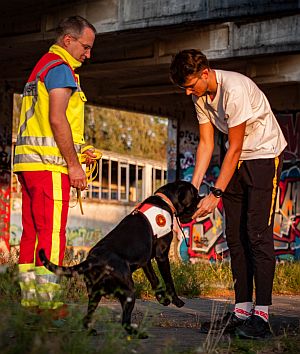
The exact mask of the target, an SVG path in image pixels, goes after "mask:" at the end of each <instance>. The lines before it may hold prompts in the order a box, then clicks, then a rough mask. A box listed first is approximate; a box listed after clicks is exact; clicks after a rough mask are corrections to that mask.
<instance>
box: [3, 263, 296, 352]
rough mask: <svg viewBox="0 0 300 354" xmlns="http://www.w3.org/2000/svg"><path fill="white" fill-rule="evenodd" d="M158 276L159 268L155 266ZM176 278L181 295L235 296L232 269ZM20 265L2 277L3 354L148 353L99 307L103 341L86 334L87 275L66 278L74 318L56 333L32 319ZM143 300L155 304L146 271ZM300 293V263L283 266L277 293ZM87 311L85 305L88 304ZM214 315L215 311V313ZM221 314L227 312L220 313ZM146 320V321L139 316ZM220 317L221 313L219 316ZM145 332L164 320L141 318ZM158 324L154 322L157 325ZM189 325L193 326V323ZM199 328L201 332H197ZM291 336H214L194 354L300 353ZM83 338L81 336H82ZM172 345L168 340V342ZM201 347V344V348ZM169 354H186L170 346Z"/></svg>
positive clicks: (183, 269) (185, 270)
mask: <svg viewBox="0 0 300 354" xmlns="http://www.w3.org/2000/svg"><path fill="white" fill-rule="evenodd" d="M153 266H154V268H155V270H156V273H157V274H159V272H158V271H157V266H156V264H155V262H154V264H153ZM171 269H172V274H173V278H174V282H175V287H176V289H177V293H178V295H179V296H183V297H187V298H195V297H199V296H202V297H203V296H216V295H220V294H222V296H223V297H225V298H227V299H228V297H230V296H231V297H232V295H233V286H232V284H233V282H232V276H231V270H230V266H229V264H226V263H215V264H208V263H196V264H190V263H172V264H171ZM17 275H18V274H17V266H16V264H15V262H13V261H11V262H10V263H9V264H8V267H7V269H6V271H5V272H2V273H0V314H1V321H0V352H1V354H2V353H3V354H19V353H20V354H21V353H22V354H27V353H29V354H35V353H43V354H52V353H55V354H62V353H67V354H81V353H85V354H96V353H101V354H122V353H124V354H125V353H126V354H127V353H133V354H134V353H142V352H143V351H142V348H141V343H142V342H143V341H141V340H137V339H135V338H133V337H128V336H127V335H126V333H125V332H124V330H123V329H122V327H121V325H120V319H119V318H117V317H116V315H115V314H113V313H112V312H111V311H109V310H108V309H107V308H104V309H103V307H99V308H98V309H97V311H96V313H95V322H96V324H97V327H96V328H97V330H98V332H99V333H100V335H99V336H97V337H90V336H88V335H87V334H86V333H85V332H83V331H82V330H81V320H82V317H83V314H84V313H83V312H84V311H85V310H86V304H87V294H86V288H85V284H84V282H83V278H82V276H78V277H75V278H72V279H66V278H63V280H62V285H63V294H62V296H63V300H64V301H65V302H66V303H69V304H71V306H70V309H71V313H72V315H71V317H70V319H69V320H67V322H66V323H65V324H64V326H63V327H62V328H61V329H59V330H58V331H57V330H56V331H53V332H52V331H51V330H49V328H50V329H51V325H50V319H49V317H47V315H42V316H39V317H38V318H37V317H35V316H34V315H30V314H28V313H27V312H26V311H25V310H24V308H22V307H21V306H20V305H19V303H20V289H19V285H18V278H17ZM134 281H135V285H136V293H137V297H138V298H141V299H154V294H153V291H152V289H151V287H150V284H149V282H148V280H147V279H146V278H145V276H144V274H143V272H142V271H141V270H138V271H136V272H135V273H134ZM299 293H300V262H298V263H296V262H295V263H280V264H277V267H276V273H275V279H274V294H284V295H286V294H289V295H290V294H298V295H299ZM83 304H84V305H85V306H82V305H83ZM212 312H213V310H212ZM216 312H221V311H216ZM139 315H140V316H139ZM219 315H220V314H219ZM118 316H119V315H118ZM135 316H137V318H135V320H137V322H138V323H139V324H140V326H141V328H143V330H144V329H145V330H147V328H149V327H150V326H153V325H155V326H157V323H155V321H156V322H157V321H158V320H157V319H155V318H149V317H147V314H146V315H145V314H144V313H143V314H137V315H135ZM153 322H154V323H153ZM161 322H162V323H160V324H159V327H170V328H175V327H177V326H176V323H174V321H173V322H172V321H171V320H170V319H168V318H162V319H161ZM187 322H188V321H187ZM186 327H187V328H188V327H192V328H196V327H197V326H196V322H195V323H193V324H191V323H190V324H188V323H187V324H186ZM197 328H198V327H197ZM292 332H293V331H292V330H289V331H286V332H285V333H283V334H282V335H280V336H277V337H276V339H275V340H272V341H266V342H261V341H258V342H257V341H256V342H253V341H245V340H238V339H232V338H228V340H227V339H226V338H225V339H224V337H223V338H222V340H221V338H219V337H214V336H213V335H209V336H207V337H206V339H205V341H203V343H202V345H201V346H199V348H196V349H195V350H191V351H186V352H185V353H186V354H194V353H216V352H218V353H249V354H250V353H271V352H274V353H291V354H293V353H295V354H296V353H298V352H300V348H299V347H300V338H299V330H296V332H295V333H292ZM79 333H80V334H79ZM165 340H167V338H165ZM199 345H200V343H199ZM164 350H165V351H164V353H165V354H168V353H172V354H176V353H179V352H180V353H182V351H179V350H176V348H174V347H172V343H170V346H169V347H167V348H166V349H164ZM162 353H163V349H162Z"/></svg>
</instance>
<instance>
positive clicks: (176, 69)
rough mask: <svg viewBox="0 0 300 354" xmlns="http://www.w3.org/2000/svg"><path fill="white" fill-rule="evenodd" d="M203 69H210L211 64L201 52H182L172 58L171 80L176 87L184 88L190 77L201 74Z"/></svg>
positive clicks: (194, 50)
mask: <svg viewBox="0 0 300 354" xmlns="http://www.w3.org/2000/svg"><path fill="white" fill-rule="evenodd" d="M203 69H209V63H208V60H207V58H206V56H205V55H204V54H203V53H202V52H200V50H197V49H187V50H182V51H181V52H179V53H177V54H176V55H175V56H174V57H173V58H172V62H171V66H170V79H171V81H172V82H173V83H174V84H175V85H179V86H182V85H184V84H185V82H186V80H187V78H188V77H189V76H190V75H195V74H197V73H201V71H202V70H203Z"/></svg>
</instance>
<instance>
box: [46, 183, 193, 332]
mask: <svg viewBox="0 0 300 354" xmlns="http://www.w3.org/2000/svg"><path fill="white" fill-rule="evenodd" d="M199 198H200V197H199V195H198V191H197V189H196V188H195V187H194V186H193V185H192V184H191V183H189V182H185V181H178V182H174V183H168V184H166V185H164V186H162V187H161V188H159V189H158V190H157V191H156V192H155V194H154V195H153V196H151V197H149V198H147V199H146V200H144V201H143V202H142V203H141V204H140V205H139V206H138V207H136V208H135V209H134V211H133V212H131V213H130V214H129V215H127V216H126V217H125V218H124V219H123V220H122V221H121V222H120V223H119V224H118V225H117V226H116V227H115V228H114V229H113V230H112V231H111V232H110V233H108V234H107V235H106V236H105V237H104V238H103V239H101V240H100V241H99V242H98V243H97V244H96V245H95V246H94V247H93V248H92V249H91V250H90V252H89V254H88V256H87V258H86V260H85V261H83V262H82V263H80V264H78V265H75V266H73V267H60V266H57V265H55V264H53V263H51V262H50V261H49V260H48V259H47V257H46V255H45V252H44V250H43V249H41V250H40V252H39V256H40V259H41V261H42V262H43V264H44V266H45V267H46V268H47V269H49V270H50V271H52V272H54V273H56V274H57V275H65V276H67V277H72V276H73V274H74V273H77V274H84V280H85V283H86V286H87V291H88V296H89V304H88V311H87V315H86V316H85V318H84V321H83V322H84V327H85V328H89V324H90V322H91V317H92V314H93V313H94V311H95V310H96V308H97V306H98V303H99V301H100V300H101V297H102V296H103V295H114V296H115V297H117V298H118V299H119V301H120V303H121V305H122V309H123V314H122V325H123V326H124V328H125V329H126V330H127V332H128V333H129V334H137V335H138V336H139V337H140V338H145V337H147V336H146V335H145V334H143V333H140V332H138V330H137V329H135V328H134V327H133V326H131V313H132V310H133V308H134V304H135V291H134V283H133V280H132V273H133V272H134V271H135V270H136V269H138V268H142V269H143V270H144V272H145V275H146V277H147V278H148V280H149V281H150V283H151V286H152V289H153V290H155V295H156V298H157V300H158V301H159V302H160V303H161V304H163V305H165V306H167V305H169V304H170V303H171V301H172V303H173V304H174V305H175V306H177V307H181V306H183V305H184V302H183V301H182V300H180V299H179V297H178V296H177V294H176V291H175V287H174V283H173V279H172V275H171V271H170V263H169V258H168V253H169V250H170V245H171V241H172V238H173V231H172V226H173V225H171V226H170V228H169V229H168V228H167V226H166V221H167V219H169V220H170V221H171V223H172V224H173V220H174V216H176V217H178V218H179V220H180V222H181V223H187V222H189V221H191V216H192V215H193V213H194V212H195V210H196V209H197V204H198V202H199ZM152 206H154V207H156V208H159V209H155V208H154V209H155V210H160V211H161V212H159V213H158V215H157V216H156V219H155V220H156V221H157V224H158V225H159V226H158V228H159V227H160V226H162V227H165V228H167V229H166V230H167V234H165V235H159V237H158V236H157V235H155V234H154V232H155V231H154V232H153V228H152V226H151V224H150V222H149V220H148V219H147V218H146V216H145V214H147V213H143V210H145V209H146V208H149V207H150V208H151V207H152ZM152 258H155V259H156V262H157V265H158V268H159V271H160V273H161V275H162V278H163V280H164V282H165V286H166V289H165V290H164V289H163V288H162V287H161V286H160V285H159V279H158V277H157V276H156V274H155V272H154V270H153V267H152V264H151V259H152ZM90 332H91V333H92V334H96V333H97V332H96V331H95V330H94V329H90Z"/></svg>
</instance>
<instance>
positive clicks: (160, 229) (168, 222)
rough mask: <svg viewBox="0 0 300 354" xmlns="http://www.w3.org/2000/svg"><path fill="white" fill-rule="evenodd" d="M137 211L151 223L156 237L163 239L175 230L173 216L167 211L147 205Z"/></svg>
mask: <svg viewBox="0 0 300 354" xmlns="http://www.w3.org/2000/svg"><path fill="white" fill-rule="evenodd" d="M137 210H138V211H139V212H140V213H142V214H143V215H144V216H145V217H146V218H147V220H148V221H149V223H150V225H151V228H152V232H153V235H154V236H156V237H158V238H159V237H163V236H165V235H167V234H168V233H169V232H170V231H172V230H173V222H172V216H171V214H170V213H169V212H168V211H167V210H164V209H162V208H160V207H157V206H155V205H152V204H147V203H146V204H143V205H142V206H141V207H139V208H138V209H137Z"/></svg>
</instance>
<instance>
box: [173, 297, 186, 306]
mask: <svg viewBox="0 0 300 354" xmlns="http://www.w3.org/2000/svg"><path fill="white" fill-rule="evenodd" d="M172 304H174V305H175V306H176V307H182V306H183V305H184V302H183V301H182V300H180V299H179V297H175V298H173V299H172Z"/></svg>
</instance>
